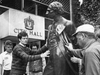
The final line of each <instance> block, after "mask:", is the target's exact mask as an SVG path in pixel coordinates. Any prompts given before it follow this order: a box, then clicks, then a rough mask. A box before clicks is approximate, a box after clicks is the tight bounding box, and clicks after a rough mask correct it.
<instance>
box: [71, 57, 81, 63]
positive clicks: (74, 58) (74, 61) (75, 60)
mask: <svg viewBox="0 0 100 75" xmlns="http://www.w3.org/2000/svg"><path fill="white" fill-rule="evenodd" d="M71 61H72V62H73V63H79V62H80V58H77V57H71Z"/></svg>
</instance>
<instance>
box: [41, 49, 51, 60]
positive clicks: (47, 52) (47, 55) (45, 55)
mask: <svg viewBox="0 0 100 75" xmlns="http://www.w3.org/2000/svg"><path fill="white" fill-rule="evenodd" d="M49 55H50V51H49V50H48V51H46V52H45V53H42V54H41V58H45V57H49Z"/></svg>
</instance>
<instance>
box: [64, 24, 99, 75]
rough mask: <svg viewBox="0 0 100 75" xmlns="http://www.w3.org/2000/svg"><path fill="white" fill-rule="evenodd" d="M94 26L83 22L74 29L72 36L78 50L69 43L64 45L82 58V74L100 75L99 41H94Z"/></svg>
mask: <svg viewBox="0 0 100 75" xmlns="http://www.w3.org/2000/svg"><path fill="white" fill-rule="evenodd" d="M94 30H95V29H94V27H93V26H92V25H90V24H83V25H81V26H79V27H78V28H77V29H76V32H75V33H74V36H75V37H76V39H77V44H78V45H79V46H80V47H81V50H80V51H75V50H73V48H72V47H71V45H69V46H66V47H67V48H69V51H70V52H71V53H72V54H74V55H75V56H76V57H79V58H82V65H83V67H82V72H83V74H82V75H100V43H99V42H98V41H96V38H95V35H94Z"/></svg>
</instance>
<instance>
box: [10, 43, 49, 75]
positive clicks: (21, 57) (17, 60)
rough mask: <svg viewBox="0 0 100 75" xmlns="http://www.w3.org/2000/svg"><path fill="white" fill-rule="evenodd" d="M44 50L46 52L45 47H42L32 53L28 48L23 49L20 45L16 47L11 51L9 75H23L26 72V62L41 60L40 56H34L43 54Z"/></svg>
mask: <svg viewBox="0 0 100 75" xmlns="http://www.w3.org/2000/svg"><path fill="white" fill-rule="evenodd" d="M46 50H47V47H46V46H43V47H42V48H41V49H39V50H37V51H32V50H31V49H29V48H28V47H23V46H22V45H20V44H18V45H16V46H15V47H14V50H13V60H12V68H11V75H12V74H14V73H17V74H24V73H25V72H26V66H27V62H28V61H34V60H37V59H41V57H40V55H36V54H40V53H43V52H45V51H46ZM30 54H34V55H30Z"/></svg>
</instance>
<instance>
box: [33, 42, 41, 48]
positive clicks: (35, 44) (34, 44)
mask: <svg viewBox="0 0 100 75" xmlns="http://www.w3.org/2000/svg"><path fill="white" fill-rule="evenodd" d="M32 46H36V47H37V48H39V45H38V44H37V43H36V42H35V43H32V45H31V49H32Z"/></svg>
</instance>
